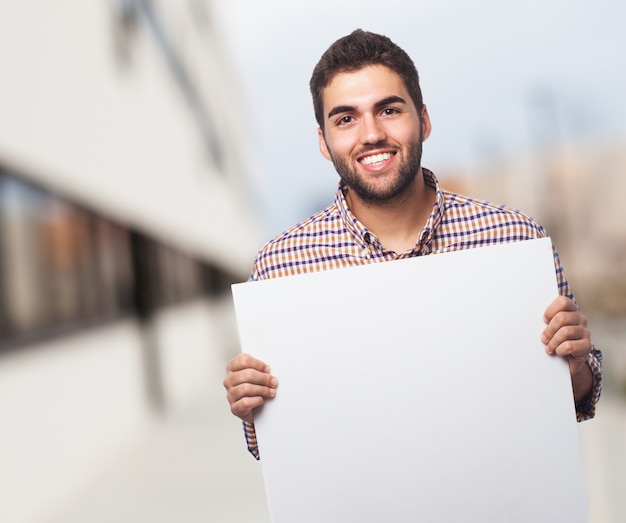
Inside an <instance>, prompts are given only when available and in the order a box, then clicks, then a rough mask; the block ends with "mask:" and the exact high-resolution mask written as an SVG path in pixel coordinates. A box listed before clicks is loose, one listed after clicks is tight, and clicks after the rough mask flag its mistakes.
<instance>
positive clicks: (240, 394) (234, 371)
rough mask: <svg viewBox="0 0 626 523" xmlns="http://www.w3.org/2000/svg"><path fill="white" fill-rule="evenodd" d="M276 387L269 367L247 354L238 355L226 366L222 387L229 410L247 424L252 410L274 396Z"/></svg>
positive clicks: (251, 415)
mask: <svg viewBox="0 0 626 523" xmlns="http://www.w3.org/2000/svg"><path fill="white" fill-rule="evenodd" d="M277 385H278V380H277V379H276V378H275V377H274V376H272V375H271V374H270V368H269V366H268V365H267V364H265V363H263V362H262V361H259V360H257V359H256V358H253V357H252V356H250V355H249V354H240V355H239V356H237V357H235V358H233V359H232V360H230V361H229V362H228V364H227V365H226V377H225V378H224V387H226V397H227V398H228V403H230V410H231V412H232V413H233V414H234V415H235V416H238V417H239V418H241V419H242V420H244V421H247V422H249V423H252V422H253V418H254V416H253V414H252V411H253V409H255V408H257V407H260V406H261V405H263V403H264V402H265V399H266V398H273V397H274V396H275V395H276V387H277Z"/></svg>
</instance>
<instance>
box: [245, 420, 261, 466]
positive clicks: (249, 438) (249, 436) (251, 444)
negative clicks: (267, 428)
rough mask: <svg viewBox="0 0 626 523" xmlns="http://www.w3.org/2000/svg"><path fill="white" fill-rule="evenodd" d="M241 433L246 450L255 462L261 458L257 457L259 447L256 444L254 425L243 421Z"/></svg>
mask: <svg viewBox="0 0 626 523" xmlns="http://www.w3.org/2000/svg"><path fill="white" fill-rule="evenodd" d="M243 432H244V435H245V436H246V443H247V445H248V450H249V451H250V454H252V455H253V456H254V458H255V459H257V460H259V459H261V456H260V455H259V446H258V445H257V442H256V430H255V429H254V423H250V422H248V421H244V422H243Z"/></svg>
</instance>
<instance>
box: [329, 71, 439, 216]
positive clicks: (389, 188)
mask: <svg viewBox="0 0 626 523" xmlns="http://www.w3.org/2000/svg"><path fill="white" fill-rule="evenodd" d="M323 105H324V131H323V132H322V130H321V129H318V137H319V142H320V150H321V152H322V154H323V155H324V156H325V157H326V158H327V159H329V160H331V161H332V162H333V164H334V165H335V169H337V172H338V173H339V176H340V177H341V179H342V180H343V183H344V184H345V185H347V186H348V187H349V188H351V189H352V190H353V191H354V193H356V195H357V196H358V197H359V198H360V199H361V200H362V201H363V202H364V203H369V204H380V203H388V202H392V201H394V200H395V199H396V198H398V197H399V196H401V195H402V194H403V193H404V191H405V190H406V189H407V188H408V187H409V186H410V185H411V184H412V183H413V181H414V180H415V177H416V176H417V174H418V173H419V169H420V163H421V157H422V141H423V140H425V139H426V138H427V137H428V135H429V134H430V119H429V117H428V112H427V111H426V107H425V106H424V107H423V109H422V114H421V115H420V114H419V113H418V110H417V108H416V107H415V104H414V103H413V101H412V100H411V97H410V96H409V93H408V91H407V90H406V87H405V86H404V82H403V81H402V79H401V78H400V76H398V74H396V73H395V72H393V71H392V70H391V69H389V68H388V67H385V66H383V65H372V66H368V67H365V68H363V69H360V70H358V71H353V72H347V73H338V74H337V75H335V77H334V78H333V79H332V81H331V82H330V83H329V84H328V86H327V87H326V89H325V90H324V95H323Z"/></svg>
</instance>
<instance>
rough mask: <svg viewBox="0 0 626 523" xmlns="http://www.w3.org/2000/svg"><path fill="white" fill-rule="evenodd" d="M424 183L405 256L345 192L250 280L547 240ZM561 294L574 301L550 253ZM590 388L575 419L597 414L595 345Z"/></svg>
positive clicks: (428, 178) (530, 225) (277, 248)
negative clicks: (425, 212) (424, 199)
mask: <svg viewBox="0 0 626 523" xmlns="http://www.w3.org/2000/svg"><path fill="white" fill-rule="evenodd" d="M423 174H424V181H425V182H426V184H427V185H428V186H430V187H432V188H434V189H435V191H436V194H437V198H436V202H435V205H434V207H433V210H432V212H431V214H430V217H429V218H428V221H427V222H426V225H425V227H424V228H423V230H422V232H421V234H420V236H419V238H418V240H417V242H416V244H415V246H414V247H413V248H412V249H411V250H410V251H407V252H403V253H399V254H398V253H396V252H394V251H389V250H385V249H384V248H383V246H382V244H381V243H380V241H379V240H378V238H376V236H375V235H374V234H373V233H372V232H370V231H369V230H368V229H367V228H366V227H365V226H364V225H363V224H362V223H360V222H359V221H358V220H357V218H356V217H355V216H354V215H353V214H352V212H351V211H350V209H349V208H348V206H347V204H346V200H345V197H344V192H343V188H342V187H341V186H340V187H339V188H338V190H337V193H336V196H335V201H334V203H333V204H332V205H330V206H329V207H327V208H326V209H324V210H323V211H320V212H318V213H317V214H315V215H314V216H312V217H311V218H309V219H307V220H305V221H303V222H301V223H299V224H297V225H295V226H294V227H292V228H291V229H289V230H287V231H286V232H284V233H283V234H281V235H280V236H278V237H277V238H275V239H273V240H272V241H270V242H269V243H267V244H266V245H265V246H264V247H263V248H262V249H261V251H260V252H259V253H258V255H257V257H256V259H255V261H254V267H253V270H252V274H251V275H250V280H251V281H256V280H263V279H268V278H282V277H284V276H292V275H296V274H303V273H307V272H315V271H325V270H330V269H338V268H341V267H351V266H354V265H363V264H366V263H378V262H385V261H389V260H398V259H402V258H410V257H413V256H424V255H428V254H435V253H444V252H451V251H458V250H461V249H471V248H474V247H483V246H488V245H495V244H499V243H508V242H515V241H523V240H530V239H535V238H544V237H546V232H545V230H544V229H543V227H542V226H541V225H540V224H539V223H537V222H536V221H535V220H534V219H532V218H530V217H528V216H526V215H525V214H523V213H521V212H519V211H515V210H511V209H508V208H506V207H504V206H496V205H493V204H491V203H488V202H485V201H481V200H476V199H471V198H467V197H464V196H460V195H458V194H454V193H451V192H448V191H445V190H442V189H441V188H440V187H439V182H438V181H437V178H435V175H434V174H433V173H432V172H430V171H428V170H427V169H423ZM554 263H555V269H556V277H557V282H558V288H559V293H560V294H561V295H563V296H568V297H569V298H571V299H572V300H574V296H573V294H572V292H571V290H570V287H569V284H568V283H567V280H566V279H565V275H564V274H563V267H562V266H561V263H560V260H559V256H558V254H557V252H556V249H555V250H554ZM589 366H590V368H591V372H592V375H593V389H592V391H591V393H590V394H589V395H588V396H587V398H586V399H585V400H584V401H581V402H579V403H578V404H577V405H576V416H577V419H578V421H582V420H585V419H590V418H592V417H593V416H594V415H595V407H596V402H597V401H598V399H599V398H600V393H601V390H602V353H601V352H600V351H599V350H597V349H596V348H595V347H593V349H592V351H591V353H590V354H589ZM244 431H245V435H246V441H247V443H248V449H249V450H250V452H251V453H252V454H253V455H254V456H255V457H256V458H257V459H259V452H258V447H257V442H256V434H255V431H254V425H253V424H251V423H248V422H244Z"/></svg>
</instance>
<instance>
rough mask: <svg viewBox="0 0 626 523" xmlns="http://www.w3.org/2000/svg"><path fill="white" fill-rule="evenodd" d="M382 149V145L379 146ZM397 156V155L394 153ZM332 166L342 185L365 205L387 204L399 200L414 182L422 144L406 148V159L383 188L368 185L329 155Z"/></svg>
mask: <svg viewBox="0 0 626 523" xmlns="http://www.w3.org/2000/svg"><path fill="white" fill-rule="evenodd" d="M381 145H382V146H383V147H384V144H381ZM396 154H397V153H396ZM331 158H332V160H333V165H334V166H335V169H336V170H337V173H338V174H339V177H340V178H341V181H342V183H343V184H344V185H345V186H346V187H348V188H349V189H350V190H352V191H354V192H355V193H356V195H357V196H358V197H359V198H360V199H361V200H362V201H363V202H364V203H366V204H370V205H380V204H389V203H392V202H394V201H397V200H398V199H400V198H401V197H402V196H403V195H404V194H405V193H406V191H407V189H408V188H409V187H411V185H412V184H413V182H414V181H415V178H416V177H417V174H418V173H419V170H420V166H421V163H422V142H421V141H417V142H413V143H411V144H410V145H409V147H408V152H407V157H406V158H404V159H403V160H402V162H401V163H400V165H399V167H398V173H397V174H396V176H395V177H394V178H393V179H392V180H390V181H389V183H387V184H386V185H384V186H380V187H379V186H377V185H376V184H375V183H368V181H367V180H366V179H365V177H363V176H361V175H359V172H358V170H357V168H356V167H351V166H350V165H348V163H347V162H346V161H345V160H344V159H343V158H335V157H334V156H332V155H331Z"/></svg>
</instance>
